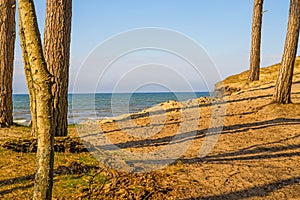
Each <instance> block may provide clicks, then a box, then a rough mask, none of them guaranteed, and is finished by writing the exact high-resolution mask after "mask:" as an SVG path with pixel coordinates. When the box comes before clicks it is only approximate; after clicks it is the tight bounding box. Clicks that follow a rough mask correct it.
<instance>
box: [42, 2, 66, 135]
mask: <svg viewBox="0 0 300 200" xmlns="http://www.w3.org/2000/svg"><path fill="white" fill-rule="evenodd" d="M46 4H47V10H46V22H45V32H44V56H45V60H46V62H47V67H48V70H49V72H50V73H51V74H52V75H53V76H54V85H53V86H52V95H53V97H54V102H53V103H54V106H53V108H54V110H53V120H54V127H55V136H66V135H67V127H68V121H67V116H68V82H69V62H70V38H71V20H72V0H57V1H53V0H47V3H46Z"/></svg>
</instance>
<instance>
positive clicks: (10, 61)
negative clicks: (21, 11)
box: [0, 0, 16, 128]
mask: <svg viewBox="0 0 300 200" xmlns="http://www.w3.org/2000/svg"><path fill="white" fill-rule="evenodd" d="M15 10H16V1H15V0H0V14H1V15H0V128H1V127H8V126H11V125H12V124H13V116H12V111H13V104H12V81H13V66H14V48H15V38H16V25H15Z"/></svg>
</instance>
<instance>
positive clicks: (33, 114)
mask: <svg viewBox="0 0 300 200" xmlns="http://www.w3.org/2000/svg"><path fill="white" fill-rule="evenodd" d="M19 18H20V15H19ZM19 21H20V22H21V19H19ZM19 35H20V40H21V41H25V36H24V31H23V28H22V27H21V26H20V33H19ZM24 45H25V43H22V42H21V47H22V53H23V60H24V71H25V77H26V82H27V87H28V93H29V102H30V113H31V135H33V136H35V137H37V125H36V123H37V122H36V120H37V116H36V99H35V97H36V94H35V90H34V86H33V80H32V74H31V68H30V64H29V60H28V54H27V51H26V47H25V46H24Z"/></svg>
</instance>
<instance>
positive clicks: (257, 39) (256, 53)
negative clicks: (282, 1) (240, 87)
mask: <svg viewBox="0 0 300 200" xmlns="http://www.w3.org/2000/svg"><path fill="white" fill-rule="evenodd" d="M262 16H263V0H254V7H253V18H252V41H251V53H250V70H249V76H248V80H249V81H257V80H259V70H260V45H261V26H262Z"/></svg>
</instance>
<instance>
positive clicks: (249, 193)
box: [185, 176, 300, 200]
mask: <svg viewBox="0 0 300 200" xmlns="http://www.w3.org/2000/svg"><path fill="white" fill-rule="evenodd" d="M298 183H300V176H297V177H292V178H288V179H284V180H280V181H276V182H273V183H269V184H265V185H262V186H255V187H252V188H248V189H244V190H239V191H234V192H230V193H226V194H220V195H212V196H207V197H197V198H186V199H185V200H193V199H199V200H200V199H202V200H223V199H246V198H250V197H265V196H267V195H268V194H270V193H272V192H274V191H276V190H279V189H281V188H284V187H287V186H290V185H295V184H298Z"/></svg>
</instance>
